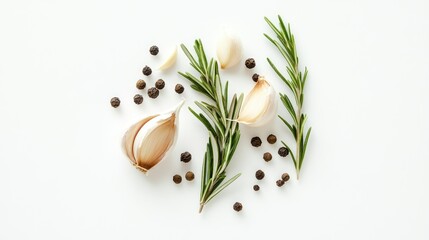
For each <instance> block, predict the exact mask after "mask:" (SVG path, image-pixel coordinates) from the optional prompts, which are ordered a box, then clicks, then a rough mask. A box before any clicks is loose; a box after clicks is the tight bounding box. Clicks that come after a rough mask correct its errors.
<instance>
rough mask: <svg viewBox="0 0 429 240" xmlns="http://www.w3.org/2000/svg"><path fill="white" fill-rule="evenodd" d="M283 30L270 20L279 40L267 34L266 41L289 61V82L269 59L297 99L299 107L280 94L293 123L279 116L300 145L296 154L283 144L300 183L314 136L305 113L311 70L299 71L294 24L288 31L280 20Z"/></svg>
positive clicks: (266, 19) (287, 69)
mask: <svg viewBox="0 0 429 240" xmlns="http://www.w3.org/2000/svg"><path fill="white" fill-rule="evenodd" d="M278 20H279V27H276V26H275V25H274V24H273V23H272V22H271V21H270V20H269V19H268V18H267V17H265V21H266V22H267V23H268V25H269V26H270V28H271V29H272V30H273V31H274V33H275V34H276V37H277V40H275V39H273V38H271V37H270V36H269V35H268V34H264V35H265V37H266V38H267V39H268V40H269V41H270V42H271V43H273V44H274V46H276V48H277V49H278V51H279V52H280V54H281V55H282V56H283V58H284V59H285V60H286V63H287V65H286V72H287V74H288V75H289V79H287V78H286V77H285V76H284V75H283V74H282V73H281V72H280V71H279V70H278V68H277V67H276V66H275V65H274V63H273V62H272V61H271V60H270V59H269V58H267V60H268V63H269V64H270V65H271V67H272V68H273V70H274V71H275V72H276V73H277V75H278V76H279V77H280V78H281V79H282V80H283V82H284V83H285V84H286V86H288V88H289V89H290V90H291V92H292V94H293V98H294V102H295V105H294V104H293V103H292V101H291V99H290V98H289V97H288V96H287V95H286V94H284V93H280V99H281V101H282V103H283V105H284V106H285V108H286V109H287V111H288V112H289V115H290V117H291V119H292V121H293V123H290V122H288V121H287V120H286V119H285V118H283V117H282V116H280V115H279V118H280V119H281V120H282V121H283V122H284V124H285V125H286V126H287V128H288V129H289V130H290V132H291V133H292V134H293V137H294V138H295V141H296V149H295V154H294V153H293V151H292V149H291V148H290V147H289V146H288V145H287V144H286V143H285V142H283V141H282V143H283V145H284V146H285V147H286V148H287V149H288V150H289V152H290V154H291V157H292V160H293V163H294V165H295V169H296V175H297V179H299V173H300V171H301V167H302V163H303V161H304V157H305V152H306V150H307V143H308V139H309V137H310V134H311V127H310V128H309V129H308V130H307V131H306V132H305V123H306V121H307V115H306V114H304V113H302V107H303V104H304V87H305V83H306V80H307V74H308V71H307V67H305V70H304V73H302V72H301V71H300V70H299V60H298V55H297V52H296V45H295V38H294V36H293V34H292V32H291V30H290V24H288V27H287V28H286V26H285V24H284V22H283V20H282V18H281V17H280V16H278Z"/></svg>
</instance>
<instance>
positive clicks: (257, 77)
mask: <svg viewBox="0 0 429 240" xmlns="http://www.w3.org/2000/svg"><path fill="white" fill-rule="evenodd" d="M258 79H259V74H257V73H255V74H253V76H252V80H253V81H254V82H257V81H258Z"/></svg>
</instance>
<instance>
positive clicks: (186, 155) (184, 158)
mask: <svg viewBox="0 0 429 240" xmlns="http://www.w3.org/2000/svg"><path fill="white" fill-rule="evenodd" d="M191 159H192V154H190V153H189V152H184V153H182V154H180V161H182V162H184V163H187V162H189V161H191Z"/></svg>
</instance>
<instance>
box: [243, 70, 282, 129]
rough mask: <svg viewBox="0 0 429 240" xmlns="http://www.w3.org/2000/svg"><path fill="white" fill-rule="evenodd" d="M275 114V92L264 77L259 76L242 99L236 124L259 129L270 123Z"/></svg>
mask: <svg viewBox="0 0 429 240" xmlns="http://www.w3.org/2000/svg"><path fill="white" fill-rule="evenodd" d="M276 112H277V97H276V91H275V90H274V88H273V87H272V85H271V84H270V83H269V82H268V81H267V80H265V78H264V77H262V76H259V79H258V82H257V83H256V84H255V86H254V87H253V89H252V90H251V91H250V93H249V94H248V95H247V96H246V98H245V99H244V102H243V105H242V107H241V111H240V114H239V117H238V119H237V122H239V123H243V124H246V125H248V126H250V127H260V126H263V125H265V124H267V123H269V122H271V121H272V120H273V119H274V116H275V115H276Z"/></svg>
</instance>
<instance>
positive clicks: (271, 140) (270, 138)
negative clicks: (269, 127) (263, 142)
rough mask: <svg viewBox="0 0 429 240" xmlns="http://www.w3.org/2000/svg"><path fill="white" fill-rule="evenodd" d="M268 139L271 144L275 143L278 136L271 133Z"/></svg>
mask: <svg viewBox="0 0 429 240" xmlns="http://www.w3.org/2000/svg"><path fill="white" fill-rule="evenodd" d="M267 141H268V143H269V144H274V143H276V142H277V137H276V135H274V134H270V135H268V137H267Z"/></svg>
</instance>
